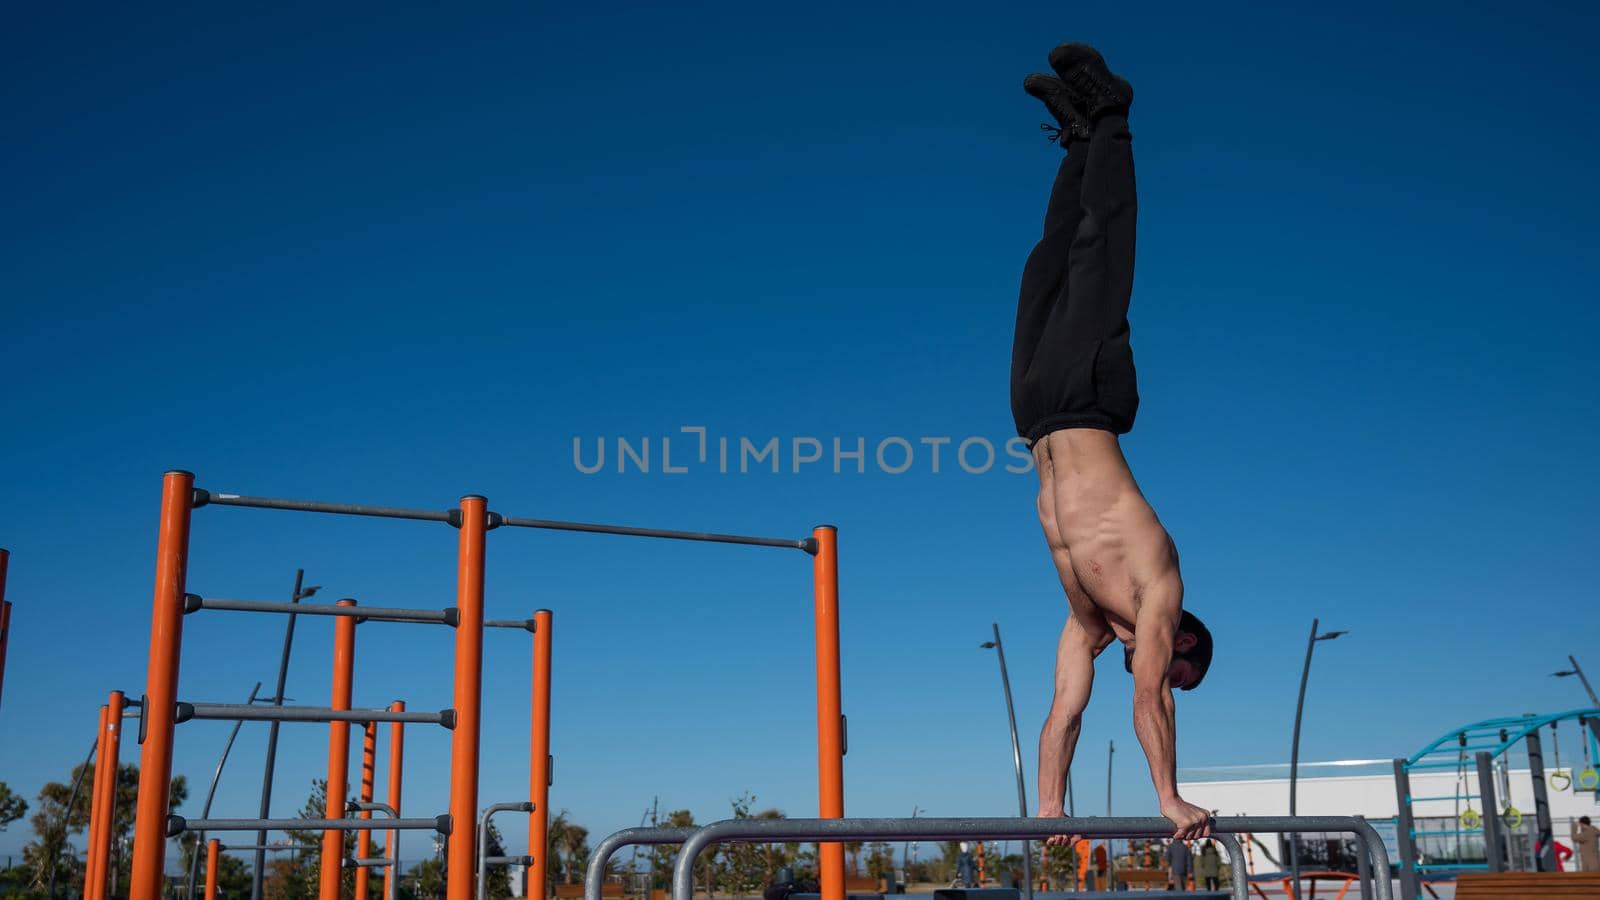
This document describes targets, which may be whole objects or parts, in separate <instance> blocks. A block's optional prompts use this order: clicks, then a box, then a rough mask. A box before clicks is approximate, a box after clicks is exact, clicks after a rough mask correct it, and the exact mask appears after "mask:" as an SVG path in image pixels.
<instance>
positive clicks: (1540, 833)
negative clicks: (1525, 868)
mask: <svg viewBox="0 0 1600 900" xmlns="http://www.w3.org/2000/svg"><path fill="white" fill-rule="evenodd" d="M1522 740H1523V742H1524V743H1526V744H1527V745H1528V774H1529V775H1530V776H1532V778H1533V821H1534V827H1535V829H1536V831H1535V834H1536V835H1537V836H1536V837H1535V838H1534V841H1535V848H1534V849H1535V852H1534V860H1535V862H1536V863H1537V866H1536V867H1537V868H1538V870H1539V871H1541V872H1554V871H1555V870H1556V842H1555V840H1554V837H1555V829H1554V827H1553V826H1552V825H1551V824H1550V794H1549V793H1548V792H1547V790H1546V788H1545V783H1544V743H1543V742H1542V741H1541V740H1540V739H1539V729H1537V728H1535V729H1533V730H1532V731H1530V732H1528V735H1527V737H1524V738H1523V739H1522ZM1489 812H1490V811H1489V810H1484V813H1483V814H1484V816H1485V817H1487V816H1488V815H1489Z"/></svg>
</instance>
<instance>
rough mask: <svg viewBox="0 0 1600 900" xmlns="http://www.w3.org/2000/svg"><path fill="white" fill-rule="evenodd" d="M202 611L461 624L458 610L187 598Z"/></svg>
mask: <svg viewBox="0 0 1600 900" xmlns="http://www.w3.org/2000/svg"><path fill="white" fill-rule="evenodd" d="M202 609H221V610H229V611H232V612H267V613H292V614H294V615H297V616H349V617H351V618H355V619H368V620H372V621H378V622H422V623H426V624H431V625H449V626H450V627H452V628H454V627H455V625H456V622H457V620H458V615H457V612H456V608H455V607H453V606H451V607H446V608H445V609H405V608H403V607H396V606H338V605H335V604H331V603H282V602H279V601H276V600H226V599H222V598H218V597H202V596H200V595H199V594H185V595H184V598H183V611H184V613H185V614H188V613H192V612H197V611H199V610H202Z"/></svg>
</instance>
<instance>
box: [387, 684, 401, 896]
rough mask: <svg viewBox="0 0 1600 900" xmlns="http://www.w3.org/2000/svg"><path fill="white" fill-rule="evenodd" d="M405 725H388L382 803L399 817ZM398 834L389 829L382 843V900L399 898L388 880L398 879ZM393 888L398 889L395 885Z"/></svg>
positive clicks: (397, 706) (393, 705) (395, 706)
mask: <svg viewBox="0 0 1600 900" xmlns="http://www.w3.org/2000/svg"><path fill="white" fill-rule="evenodd" d="M389 709H390V710H392V711H394V712H405V711H406V702H405V701H404V700H396V701H394V702H393V703H391V704H389ZM405 746H406V723H404V722H390V723H389V795H388V796H387V797H385V798H384V802H385V803H387V804H389V805H390V806H392V807H394V814H395V815H396V816H398V815H400V772H401V766H402V764H403V762H404V760H405ZM398 833H399V832H397V831H395V830H394V829H393V828H391V829H389V834H388V838H387V840H385V841H384V845H383V855H384V856H387V857H388V858H389V865H387V866H384V868H383V900H389V898H390V897H397V896H399V892H398V891H393V892H391V888H390V883H389V879H391V878H399V877H400V872H399V871H398V869H399V867H400V845H399V844H397V843H395V836H396V835H397V834H398ZM394 887H399V884H398V883H397V884H395V885H394Z"/></svg>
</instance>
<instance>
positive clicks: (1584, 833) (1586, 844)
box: [1572, 816, 1600, 872]
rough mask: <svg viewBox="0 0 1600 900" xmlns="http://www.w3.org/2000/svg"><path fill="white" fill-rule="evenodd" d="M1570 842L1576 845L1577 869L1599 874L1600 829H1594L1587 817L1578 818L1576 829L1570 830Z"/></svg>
mask: <svg viewBox="0 0 1600 900" xmlns="http://www.w3.org/2000/svg"><path fill="white" fill-rule="evenodd" d="M1572 842H1573V843H1574V844H1577V845H1578V868H1579V869H1581V870H1582V871H1585V872H1600V828H1595V827H1594V825H1593V824H1591V823H1590V822H1589V817H1588V816H1579V817H1578V824H1577V827H1575V828H1573V829H1572Z"/></svg>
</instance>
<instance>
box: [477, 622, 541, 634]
mask: <svg viewBox="0 0 1600 900" xmlns="http://www.w3.org/2000/svg"><path fill="white" fill-rule="evenodd" d="M483 627H485V628H516V629H518V630H521V631H526V632H528V633H530V634H531V633H533V631H534V628H535V626H534V622H533V620H532V619H490V620H488V621H486V622H484V623H483Z"/></svg>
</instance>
